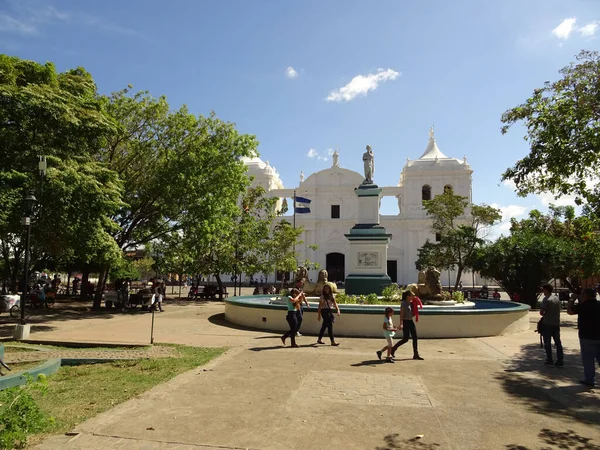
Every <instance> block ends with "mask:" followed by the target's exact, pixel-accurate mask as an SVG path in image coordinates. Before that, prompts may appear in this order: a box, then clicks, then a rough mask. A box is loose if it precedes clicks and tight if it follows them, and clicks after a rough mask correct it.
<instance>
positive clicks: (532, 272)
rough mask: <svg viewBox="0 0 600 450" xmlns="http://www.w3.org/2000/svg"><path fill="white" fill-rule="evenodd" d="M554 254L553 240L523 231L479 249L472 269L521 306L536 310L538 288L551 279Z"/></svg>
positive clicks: (549, 237)
mask: <svg viewBox="0 0 600 450" xmlns="http://www.w3.org/2000/svg"><path fill="white" fill-rule="evenodd" d="M556 252H557V242H556V239H554V238H553V237H551V236H549V235H546V234H539V233H535V232H532V231H530V230H526V231H522V232H518V233H514V234H512V233H511V235H510V236H502V237H500V238H499V239H498V240H496V241H495V242H493V243H491V244H489V245H486V246H483V247H481V248H479V249H478V250H477V258H476V262H475V263H474V268H475V269H476V270H477V271H479V273H480V274H481V275H482V276H484V277H486V278H491V279H493V280H496V282H497V283H498V284H499V285H500V286H502V288H503V289H504V290H505V291H506V292H507V293H508V294H509V295H510V296H511V297H512V296H513V295H514V294H515V293H516V294H518V295H519V298H520V301H521V302H522V303H527V304H529V305H531V306H535V304H536V303H537V294H538V291H539V287H540V286H541V285H542V284H544V283H547V282H548V281H549V280H550V279H551V278H552V267H553V266H554V264H555V258H556Z"/></svg>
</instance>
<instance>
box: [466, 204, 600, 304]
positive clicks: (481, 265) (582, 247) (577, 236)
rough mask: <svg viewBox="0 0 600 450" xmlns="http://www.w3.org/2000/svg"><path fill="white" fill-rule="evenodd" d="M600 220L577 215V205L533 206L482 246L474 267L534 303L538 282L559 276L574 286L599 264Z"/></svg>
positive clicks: (594, 271) (573, 289) (574, 288)
mask: <svg viewBox="0 0 600 450" xmlns="http://www.w3.org/2000/svg"><path fill="white" fill-rule="evenodd" d="M599 232H600V223H599V222H598V221H597V220H596V219H594V218H590V217H587V216H580V217H575V211H574V208H573V207H553V206H551V208H550V213H548V214H542V213H541V212H539V211H537V210H534V211H531V212H530V214H529V217H528V218H526V219H523V220H521V221H516V220H514V219H513V221H512V224H511V230H510V235H509V236H503V237H501V238H500V239H498V240H497V241H496V242H494V243H492V244H490V245H488V246H485V247H483V248H481V249H480V250H479V252H478V254H477V262H476V264H475V266H476V268H477V269H478V270H479V271H480V272H481V274H482V275H483V276H486V277H489V278H493V279H495V280H496V281H497V282H498V283H499V284H500V285H501V286H503V288H504V289H505V290H506V291H507V292H508V293H509V294H511V295H512V294H514V293H518V294H519V296H520V297H521V299H522V301H523V302H525V303H529V304H530V305H532V306H535V302H536V299H537V292H538V289H539V286H540V285H541V284H543V283H545V282H547V281H549V280H551V279H559V280H561V281H562V282H563V284H564V285H566V286H568V287H569V288H570V289H571V290H572V291H575V290H576V288H577V287H578V285H579V279H580V278H586V277H589V276H591V275H593V274H596V273H598V271H599V270H600V233H599Z"/></svg>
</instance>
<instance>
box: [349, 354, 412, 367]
mask: <svg viewBox="0 0 600 450" xmlns="http://www.w3.org/2000/svg"><path fill="white" fill-rule="evenodd" d="M412 360H413V359H412V358H401V359H398V358H396V359H395V361H396V363H399V362H402V361H412ZM381 364H393V363H388V362H386V361H385V356H384V357H383V360H379V359H369V360H366V361H361V362H359V363H354V364H350V366H351V367H364V366H379V365H381Z"/></svg>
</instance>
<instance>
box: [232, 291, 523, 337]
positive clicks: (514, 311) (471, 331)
mask: <svg viewBox="0 0 600 450" xmlns="http://www.w3.org/2000/svg"><path fill="white" fill-rule="evenodd" d="M278 300H279V298H278V297H273V296H258V295H255V296H247V297H233V298H230V299H227V300H225V319H226V320H227V321H229V322H231V323H234V324H236V325H241V326H245V327H249V328H254V329H260V330H269V331H285V330H287V329H288V328H289V327H288V324H287V322H286V320H285V316H286V310H287V307H286V305H285V302H281V301H278ZM308 302H309V305H310V307H309V308H308V309H306V308H305V309H304V321H303V322H302V332H303V333H306V334H318V332H319V329H320V327H321V323H320V322H319V321H317V307H318V304H319V303H318V298H316V297H309V298H308ZM339 306H340V311H341V316H340V317H336V320H335V334H336V335H339V336H355V337H381V335H382V334H381V323H382V322H383V316H384V310H385V308H386V307H387V306H388V305H358V304H340V305H339ZM389 306H392V307H393V308H394V310H395V311H396V314H395V322H396V323H397V321H398V320H399V313H400V306H399V305H398V304H395V305H389ZM529 309H530V308H529V306H527V305H523V304H520V303H513V302H507V301H502V300H474V301H472V302H465V303H457V304H455V305H452V306H436V305H425V306H424V307H423V309H421V310H420V311H419V323H418V328H417V329H418V332H419V337H423V338H466V337H484V336H498V335H504V334H510V333H517V332H520V331H526V330H529Z"/></svg>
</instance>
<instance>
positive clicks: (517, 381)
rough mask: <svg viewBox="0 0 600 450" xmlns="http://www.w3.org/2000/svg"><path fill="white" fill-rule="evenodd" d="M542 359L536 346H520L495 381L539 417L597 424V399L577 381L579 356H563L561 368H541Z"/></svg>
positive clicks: (599, 407)
mask: <svg viewBox="0 0 600 450" xmlns="http://www.w3.org/2000/svg"><path fill="white" fill-rule="evenodd" d="M544 359H545V353H544V351H543V349H541V348H540V346H539V344H537V343H532V344H527V345H524V346H522V347H521V351H520V353H519V356H518V358H516V359H514V360H512V361H510V362H509V363H508V364H507V368H506V369H505V370H504V371H503V372H500V373H498V374H497V375H496V377H495V378H496V379H497V380H498V381H500V383H501V386H502V388H503V389H504V391H505V392H506V393H508V394H509V395H510V396H512V397H513V398H514V399H515V401H517V402H520V403H522V404H523V405H524V406H526V407H527V408H529V409H531V410H533V411H535V412H537V413H539V414H544V415H550V416H555V417H569V418H576V419H578V420H580V421H582V422H584V423H590V424H594V423H595V424H597V423H600V396H599V395H598V394H597V393H594V391H593V390H590V389H589V388H586V387H585V386H582V385H580V384H579V381H578V380H579V379H580V378H581V376H582V368H581V363H580V359H579V355H578V354H573V353H567V354H565V367H563V368H556V367H547V366H544ZM515 448H518V447H515Z"/></svg>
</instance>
